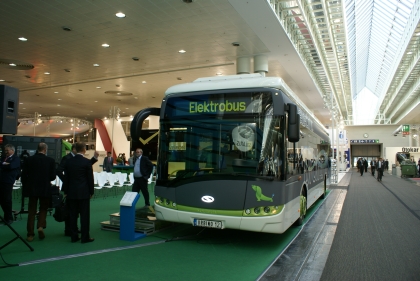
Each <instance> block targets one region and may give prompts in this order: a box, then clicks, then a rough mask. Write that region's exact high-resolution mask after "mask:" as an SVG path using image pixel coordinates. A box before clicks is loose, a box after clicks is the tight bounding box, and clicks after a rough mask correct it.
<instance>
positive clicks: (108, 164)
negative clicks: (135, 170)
mask: <svg viewBox="0 0 420 281" xmlns="http://www.w3.org/2000/svg"><path fill="white" fill-rule="evenodd" d="M102 167H103V169H104V171H106V172H107V173H112V168H113V167H114V158H113V157H111V151H108V153H107V156H106V157H105V158H104V163H103V165H102Z"/></svg>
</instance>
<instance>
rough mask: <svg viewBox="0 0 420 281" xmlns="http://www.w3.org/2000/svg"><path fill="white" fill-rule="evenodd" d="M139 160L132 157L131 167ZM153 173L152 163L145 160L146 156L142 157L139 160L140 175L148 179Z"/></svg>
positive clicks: (147, 159)
mask: <svg viewBox="0 0 420 281" xmlns="http://www.w3.org/2000/svg"><path fill="white" fill-rule="evenodd" d="M138 159H139V158H137V157H134V163H133V165H134V166H135V165H136V162H137V160H138ZM152 171H153V163H152V162H151V161H150V160H149V158H147V157H146V156H144V155H142V156H141V158H140V173H141V175H142V176H143V177H144V178H146V179H148V178H149V177H150V174H151V173H152Z"/></svg>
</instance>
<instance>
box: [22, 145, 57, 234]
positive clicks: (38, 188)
mask: <svg viewBox="0 0 420 281" xmlns="http://www.w3.org/2000/svg"><path fill="white" fill-rule="evenodd" d="M47 150H48V146H47V145H46V144H45V143H43V142H41V143H40V144H38V148H37V153H36V154H35V155H33V156H30V157H28V158H27V159H26V161H25V165H24V167H23V170H22V185H24V186H25V190H26V191H25V192H26V193H27V195H28V196H29V204H28V222H27V224H26V228H27V231H28V235H27V238H26V240H28V241H29V242H32V240H34V236H35V233H34V225H35V214H36V211H37V206H38V200H39V205H40V206H39V215H38V223H37V228H38V237H39V239H44V238H45V234H44V228H45V227H46V226H47V220H46V218H47V210H48V206H49V204H50V202H51V181H53V180H54V179H55V161H54V159H53V158H51V157H48V156H47Z"/></svg>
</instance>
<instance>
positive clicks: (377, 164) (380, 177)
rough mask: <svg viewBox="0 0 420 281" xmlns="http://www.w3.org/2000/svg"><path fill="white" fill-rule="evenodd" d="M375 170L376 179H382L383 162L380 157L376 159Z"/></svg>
mask: <svg viewBox="0 0 420 281" xmlns="http://www.w3.org/2000/svg"><path fill="white" fill-rule="evenodd" d="M376 170H377V171H378V178H377V179H378V181H382V174H383V172H384V162H383V160H382V158H379V159H378V162H377V163H376Z"/></svg>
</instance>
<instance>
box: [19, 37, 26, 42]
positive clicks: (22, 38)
mask: <svg viewBox="0 0 420 281" xmlns="http://www.w3.org/2000/svg"><path fill="white" fill-rule="evenodd" d="M18 39H19V40H20V41H24V42H25V41H28V39H26V38H25V37H19V38H18Z"/></svg>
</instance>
